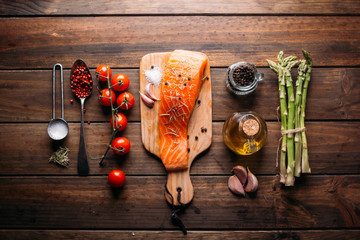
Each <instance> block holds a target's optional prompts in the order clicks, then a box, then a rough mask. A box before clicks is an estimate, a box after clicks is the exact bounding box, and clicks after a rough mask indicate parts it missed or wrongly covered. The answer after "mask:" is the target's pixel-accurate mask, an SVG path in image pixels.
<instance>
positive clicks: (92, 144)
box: [0, 121, 360, 176]
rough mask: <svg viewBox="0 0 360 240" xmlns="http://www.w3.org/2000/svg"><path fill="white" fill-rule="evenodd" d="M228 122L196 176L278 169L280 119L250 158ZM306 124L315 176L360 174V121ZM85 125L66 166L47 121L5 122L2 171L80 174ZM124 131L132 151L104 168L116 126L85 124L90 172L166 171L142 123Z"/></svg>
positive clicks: (218, 126)
mask: <svg viewBox="0 0 360 240" xmlns="http://www.w3.org/2000/svg"><path fill="white" fill-rule="evenodd" d="M222 126H223V123H222V122H215V123H213V142H212V146H211V147H210V149H209V150H208V151H207V152H205V153H204V154H203V155H201V156H200V157H199V158H198V159H196V160H195V161H194V163H193V166H192V168H191V174H192V175H208V176H209V175H219V174H220V175H223V174H230V171H231V169H232V168H233V167H234V166H235V165H238V164H240V165H244V166H249V168H250V169H251V171H253V172H254V173H255V174H274V173H276V169H275V159H276V150H277V147H278V146H277V144H278V139H279V138H280V124H279V123H277V122H267V126H268V139H267V142H266V143H265V145H264V147H263V148H262V150H261V151H259V152H258V153H256V154H254V155H251V156H248V157H244V156H237V155H235V154H233V153H232V152H231V151H230V150H228V149H227V148H226V146H225V144H224V141H223V138H222ZM306 126H307V128H308V131H307V133H308V144H309V159H310V165H311V169H312V174H343V173H348V174H357V173H359V172H360V152H359V147H358V136H360V123H359V122H358V121H350V122H331V121H327V122H306ZM79 127H80V124H79V123H70V124H69V128H70V132H69V135H68V137H67V138H66V140H65V142H64V145H65V146H68V147H69V148H70V153H69V157H70V159H71V163H70V165H69V167H68V168H62V167H58V166H55V165H53V164H49V163H48V159H49V157H50V155H51V153H52V145H51V140H50V138H49V137H48V135H47V132H46V128H47V123H43V124H36V123H35V124H0V142H1V143H2V144H1V146H0V175H76V174H77V169H76V159H77V151H78V144H79ZM120 135H121V136H124V137H127V138H128V139H129V140H130V142H131V151H130V152H129V153H128V154H127V155H126V156H124V157H117V156H115V155H114V154H113V153H112V152H109V154H108V156H107V158H106V160H105V161H104V167H99V165H98V162H99V161H98V160H94V159H91V158H95V157H100V156H101V155H102V154H103V151H105V148H106V144H107V143H108V141H109V139H110V136H111V129H110V124H107V123H91V124H90V125H88V124H86V125H85V139H86V143H87V150H88V155H89V158H90V160H89V164H90V175H104V174H108V173H109V172H110V171H111V170H112V169H115V168H120V169H122V170H124V171H125V173H126V174H128V175H141V176H145V175H147V176H149V175H163V176H165V175H166V172H165V169H164V167H163V165H162V163H161V161H160V160H159V159H157V158H156V157H155V156H154V155H151V154H149V153H148V152H147V151H146V150H145V149H144V147H143V145H142V142H141V134H140V124H139V123H129V124H128V126H127V128H126V130H125V131H124V132H122V133H121V134H120ZM10 136H17V137H10Z"/></svg>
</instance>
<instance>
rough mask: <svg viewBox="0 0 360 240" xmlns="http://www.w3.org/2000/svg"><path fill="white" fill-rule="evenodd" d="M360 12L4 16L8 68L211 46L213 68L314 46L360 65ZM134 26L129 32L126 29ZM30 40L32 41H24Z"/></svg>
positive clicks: (130, 62) (0, 38)
mask: <svg viewBox="0 0 360 240" xmlns="http://www.w3.org/2000/svg"><path fill="white" fill-rule="evenodd" d="M359 25H360V17H359V16H351V17H350V16H337V17H330V16H296V17H293V16H152V17H150V16H127V17H82V18H78V17H61V18H58V17H46V18H26V17H25V18H3V19H1V21H0V29H2V31H1V32H0V54H1V56H2V58H0V68H6V69H21V68H26V69H29V68H31V69H33V68H49V67H51V66H52V65H53V64H54V63H55V62H61V63H62V64H63V66H64V67H65V68H70V67H71V65H72V63H73V62H74V59H77V58H79V57H80V58H82V59H84V60H85V61H86V63H87V64H88V66H89V67H92V68H94V67H96V66H97V65H99V64H100V63H103V62H106V63H108V64H109V65H110V66H111V67H121V68H126V67H131V68H135V67H136V68H137V67H138V66H139V60H140V59H141V57H142V56H144V55H145V54H147V53H149V52H167V51H172V50H174V49H186V50H192V51H199V52H204V53H205V54H206V55H207V56H208V57H209V59H210V65H211V66H212V67H220V66H222V67H226V66H229V65H230V64H232V63H234V62H237V61H238V60H239V59H244V58H246V60H247V61H249V62H252V63H254V64H255V65H257V66H266V61H265V59H267V58H270V59H275V58H276V55H277V54H278V52H279V51H280V50H283V51H284V52H285V54H288V55H298V56H299V55H300V54H301V50H302V49H306V50H307V51H309V52H310V53H311V55H312V57H313V64H314V66H359V65H360V47H359V46H360V34H359V29H358V26H359ZM122 33H126V34H122ZM24 39H25V40H24Z"/></svg>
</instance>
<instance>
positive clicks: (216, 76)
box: [0, 0, 360, 239]
mask: <svg viewBox="0 0 360 240" xmlns="http://www.w3.org/2000/svg"><path fill="white" fill-rule="evenodd" d="M359 14H360V2H359V1H358V0H344V1H336V0H304V1H290V0H284V1H276V2H275V1H261V0H255V1H250V0H240V1H235V0H222V1H215V0H208V1H206V2H205V1H204V0H199V1H193V0H185V1H181V2H176V4H174V2H173V1H172V0H164V1H158V0H154V1H145V0H138V1H130V0H124V1H104V0H99V1H96V2H91V3H89V2H88V1H85V0H79V1H72V2H70V1H68V0H65V1H48V0H40V1H38V0H36V1H35V0H30V1H25V0H19V1H9V0H0V16H1V17H0V29H1V31H0V56H1V57H0V196H1V197H0V212H1V214H0V239H49V238H58V239H101V238H106V239H129V238H132V239H144V238H146V239H169V238H172V239H178V238H184V236H183V235H182V233H181V232H180V231H179V230H178V228H177V227H175V226H174V225H172V223H171V221H170V213H171V208H170V206H169V205H168V204H167V203H166V200H165V197H164V183H165V182H166V172H165V170H164V168H163V166H162V164H161V162H160V160H159V159H156V158H155V157H154V156H153V155H151V154H149V153H147V152H146V150H145V149H144V147H143V146H142V144H141V136H140V105H139V103H140V102H139V96H138V94H136V93H137V92H138V90H139V81H138V80H139V61H140V59H141V57H142V56H143V55H145V54H147V53H151V52H166V51H172V50H174V49H187V50H193V51H201V52H204V53H205V54H207V56H208V57H209V59H210V66H211V68H212V70H211V75H212V98H213V123H212V126H213V144H212V146H211V148H210V149H209V150H208V151H206V152H205V153H204V154H202V155H201V157H200V158H198V159H196V160H195V161H194V163H193V167H192V169H191V179H192V182H193V184H194V188H195V198H194V201H193V202H192V204H191V205H190V206H189V207H188V208H187V209H186V212H185V214H181V215H180V217H181V219H182V220H183V221H184V223H185V225H186V227H188V229H189V232H188V235H187V236H185V238H189V239H240V238H244V239H319V238H321V239H357V238H358V236H359V234H360V216H359V215H360V214H359V206H360V202H359V201H360V200H359V199H360V195H359V194H360V191H359V189H360V151H359V147H358V141H359V139H358V138H359V136H360V86H359V83H360V79H359V78H360V77H359V76H360V48H359V46H360V32H359V26H360V15H359ZM301 49H306V50H308V51H310V52H311V54H312V56H313V62H314V66H315V67H314V68H313V73H312V82H311V84H310V89H309V95H308V105H307V106H308V107H307V116H306V120H307V122H306V125H307V132H308V143H309V157H310V164H311V168H312V173H311V174H309V175H304V176H302V177H301V178H300V179H297V180H296V186H295V187H293V188H284V187H281V186H280V185H279V181H278V179H277V177H276V175H275V173H276V172H277V171H276V166H275V159H276V151H277V148H278V140H279V137H280V124H279V122H278V121H277V118H278V117H277V113H276V110H275V109H276V107H277V106H278V94H277V92H278V90H277V79H276V76H275V74H274V73H273V72H271V71H270V70H269V69H268V68H267V65H266V61H265V59H267V58H270V59H272V60H275V57H276V55H277V53H278V52H279V51H280V50H283V51H284V52H285V54H287V55H290V54H291V55H297V56H300V54H301ZM78 58H82V59H84V60H85V61H86V63H87V64H88V65H89V66H90V67H91V71H92V73H94V68H96V67H97V66H98V65H99V64H103V63H106V64H109V65H110V66H111V67H112V68H113V70H114V73H125V74H127V75H128V76H129V77H130V80H131V84H130V88H129V91H130V92H132V93H133V94H134V95H135V97H136V99H135V100H136V103H135V106H134V108H133V109H132V110H131V111H129V112H128V113H126V114H127V116H128V119H129V121H130V122H129V125H128V127H127V129H126V130H125V131H124V132H122V133H120V135H122V136H125V137H128V138H129V139H130V141H131V144H132V145H131V151H130V153H129V154H128V155H126V156H124V157H120V158H119V157H116V156H115V155H114V154H113V153H112V152H110V153H109V154H108V158H107V159H106V160H105V165H104V167H102V168H101V167H99V166H98V160H94V159H92V160H90V176H88V177H78V176H77V170H76V159H77V150H78V143H79V126H80V123H79V120H80V104H79V103H78V102H76V101H75V102H74V103H73V104H70V102H69V100H70V99H71V98H72V95H71V92H70V91H69V82H68V75H69V69H70V68H71V66H72V64H73V62H74V61H75V60H76V59H78ZM238 61H249V62H252V63H254V64H255V65H256V66H257V67H259V70H260V72H263V73H264V74H265V80H264V81H263V82H261V83H260V85H259V87H258V89H257V90H256V92H255V94H254V95H253V96H251V97H249V98H246V99H237V98H233V97H231V96H230V95H229V94H228V93H227V92H226V89H225V86H224V77H225V72H226V68H227V66H229V65H231V64H232V63H234V62H238ZM56 62H60V63H62V64H63V66H64V67H65V75H64V76H65V119H66V120H67V121H68V122H69V126H70V134H69V136H68V137H67V139H66V140H65V142H64V145H67V146H68V147H69V148H70V150H71V152H70V158H71V164H70V165H69V168H61V167H58V166H56V165H53V164H49V163H48V158H49V156H50V154H51V152H52V143H51V141H50V139H49V137H48V136H47V134H46V127H47V123H48V122H49V120H50V117H51V93H50V90H51V69H52V66H53V65H54V64H55V63H56ZM294 73H295V72H294ZM96 85H97V83H95V87H96ZM85 107H86V109H87V112H86V114H85V120H86V121H88V120H90V121H91V124H90V125H87V124H86V126H85V128H86V132H85V134H86V140H87V145H88V151H89V155H90V157H98V156H100V155H101V154H102V153H103V151H104V150H105V146H106V144H107V142H108V140H109V138H110V134H111V129H110V126H109V123H108V121H109V119H110V113H109V111H108V110H106V109H104V108H102V107H101V106H100V105H99V103H98V101H97V97H96V93H95V92H93V95H92V96H91V98H90V99H89V101H87V102H86V106H85ZM58 109H59V107H58ZM246 110H252V111H256V112H258V113H259V114H260V115H261V116H263V117H264V118H265V119H266V121H267V124H268V129H269V135H268V140H267V143H266V145H265V146H264V148H263V149H262V150H261V151H260V152H259V153H257V154H255V155H252V156H249V157H241V156H236V155H234V154H233V153H232V152H231V151H229V150H228V149H227V148H226V146H225V145H224V143H223V139H222V134H221V132H222V125H223V122H224V120H225V118H226V117H227V116H228V115H229V114H230V113H232V112H235V111H246ZM238 164H241V165H244V166H249V168H250V169H251V170H252V171H253V172H254V173H255V174H256V175H257V176H258V178H259V183H260V188H259V191H258V192H257V194H255V195H253V196H247V197H246V198H240V197H237V196H235V195H233V194H231V193H230V191H229V190H228V188H227V179H228V177H229V176H230V174H231V173H230V171H231V169H232V167H233V166H235V165H238ZM115 168H120V169H122V170H124V172H125V173H126V175H127V181H126V184H125V186H124V187H123V188H122V189H119V190H114V189H111V188H110V187H109V185H108V183H107V174H108V172H109V171H110V170H112V169H115Z"/></svg>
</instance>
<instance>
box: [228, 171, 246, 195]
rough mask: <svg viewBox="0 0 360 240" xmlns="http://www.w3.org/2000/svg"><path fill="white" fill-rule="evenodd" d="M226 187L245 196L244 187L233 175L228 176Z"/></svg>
mask: <svg viewBox="0 0 360 240" xmlns="http://www.w3.org/2000/svg"><path fill="white" fill-rule="evenodd" d="M228 187H229V189H230V191H231V192H232V193H234V194H237V195H241V196H243V197H245V191H244V187H243V185H242V184H241V182H240V180H239V179H238V177H236V176H235V175H233V176H230V177H229V180H228Z"/></svg>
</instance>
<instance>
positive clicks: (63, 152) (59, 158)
mask: <svg viewBox="0 0 360 240" xmlns="http://www.w3.org/2000/svg"><path fill="white" fill-rule="evenodd" d="M69 152H70V150H69V149H68V148H67V147H59V148H58V149H57V150H56V152H53V154H51V157H50V159H49V163H55V164H58V165H60V166H63V167H67V166H68V165H69V163H70V159H69V157H68V154H69Z"/></svg>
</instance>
